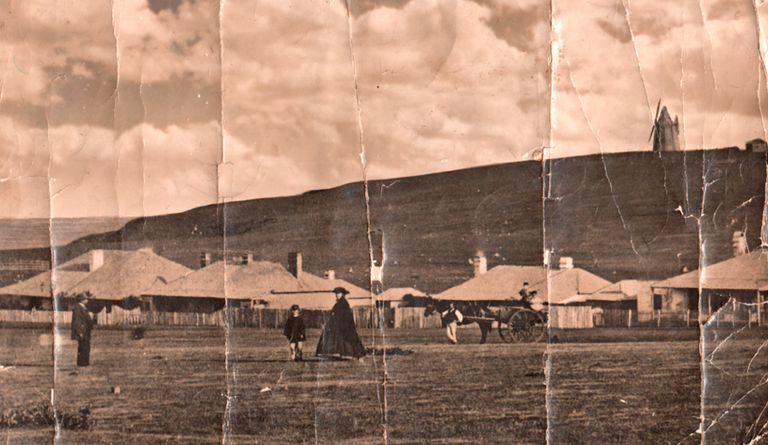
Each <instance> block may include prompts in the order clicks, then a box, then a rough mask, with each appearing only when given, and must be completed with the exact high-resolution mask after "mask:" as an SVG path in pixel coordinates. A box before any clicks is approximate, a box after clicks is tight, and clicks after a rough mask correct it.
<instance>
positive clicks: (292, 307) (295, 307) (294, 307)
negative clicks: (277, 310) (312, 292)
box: [291, 304, 299, 311]
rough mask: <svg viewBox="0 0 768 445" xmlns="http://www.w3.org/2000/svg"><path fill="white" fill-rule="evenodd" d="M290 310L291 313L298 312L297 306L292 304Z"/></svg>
mask: <svg viewBox="0 0 768 445" xmlns="http://www.w3.org/2000/svg"><path fill="white" fill-rule="evenodd" d="M291 310H292V311H298V310H299V305H298V304H294V305H293V306H291Z"/></svg>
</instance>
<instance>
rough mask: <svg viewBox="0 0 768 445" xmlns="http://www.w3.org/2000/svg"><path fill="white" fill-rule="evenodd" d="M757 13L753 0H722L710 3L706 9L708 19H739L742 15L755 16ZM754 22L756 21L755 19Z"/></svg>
mask: <svg viewBox="0 0 768 445" xmlns="http://www.w3.org/2000/svg"><path fill="white" fill-rule="evenodd" d="M755 14H756V13H755V7H754V5H753V4H752V2H751V1H744V0H722V1H718V2H714V3H710V4H709V8H708V9H706V10H705V11H704V17H706V19H707V21H710V20H713V21H714V20H720V21H730V20H738V19H739V18H740V17H745V16H751V17H753V18H754V17H755ZM752 22H753V23H754V20H752ZM753 31H754V30H753Z"/></svg>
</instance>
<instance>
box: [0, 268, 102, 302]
mask: <svg viewBox="0 0 768 445" xmlns="http://www.w3.org/2000/svg"><path fill="white" fill-rule="evenodd" d="M51 274H52V272H51V271H50V270H49V271H45V272H43V273H41V274H39V275H35V276H34V277H32V278H30V279H28V280H24V281H20V282H18V283H14V284H11V285H10V286H5V287H3V288H0V295H15V296H25V297H47V298H51V295H53V294H60V293H64V292H65V291H66V290H67V289H69V288H71V287H72V286H74V285H75V284H77V283H78V282H79V281H81V280H82V279H83V278H85V277H86V276H87V275H88V273H86V272H58V271H57V272H55V279H54V283H55V285H54V286H53V287H54V288H55V290H56V291H55V292H53V291H52V290H51Z"/></svg>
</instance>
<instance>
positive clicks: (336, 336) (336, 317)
mask: <svg viewBox="0 0 768 445" xmlns="http://www.w3.org/2000/svg"><path fill="white" fill-rule="evenodd" d="M333 292H334V293H335V294H336V304H335V305H334V306H333V309H331V315H330V317H329V318H328V321H327V322H326V323H325V327H324V328H323V333H322V334H321V335H320V341H319V342H317V355H318V356H331V355H338V356H339V357H345V356H346V357H354V358H356V359H361V358H363V357H365V356H366V355H367V354H366V351H365V346H363V342H362V341H360V337H359V336H358V335H357V329H355V317H354V315H353V314H352V308H350V307H349V302H347V299H346V298H345V296H346V295H347V294H349V291H347V290H346V289H344V288H343V287H337V288H336V289H334V290H333Z"/></svg>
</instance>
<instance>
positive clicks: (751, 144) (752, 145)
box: [745, 139, 768, 153]
mask: <svg viewBox="0 0 768 445" xmlns="http://www.w3.org/2000/svg"><path fill="white" fill-rule="evenodd" d="M745 148H746V150H747V151H753V152H756V153H765V152H766V151H768V143H766V142H765V141H764V140H762V139H752V140H751V141H748V142H747V143H746V146H745Z"/></svg>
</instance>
